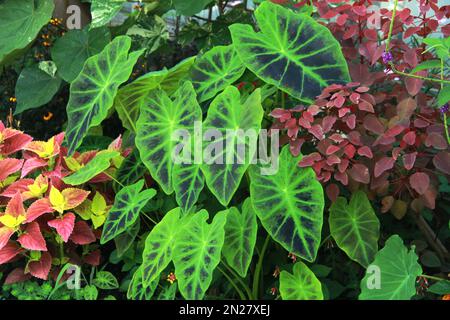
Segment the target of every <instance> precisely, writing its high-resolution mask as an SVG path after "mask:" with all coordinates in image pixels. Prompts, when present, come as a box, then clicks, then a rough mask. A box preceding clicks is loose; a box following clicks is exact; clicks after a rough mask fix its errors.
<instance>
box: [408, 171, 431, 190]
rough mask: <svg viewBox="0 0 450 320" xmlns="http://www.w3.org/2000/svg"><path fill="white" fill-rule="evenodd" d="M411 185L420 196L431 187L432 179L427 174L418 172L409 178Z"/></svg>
mask: <svg viewBox="0 0 450 320" xmlns="http://www.w3.org/2000/svg"><path fill="white" fill-rule="evenodd" d="M409 183H410V184H411V187H412V188H413V189H414V190H416V191H417V193H418V194H424V193H425V191H427V190H428V187H429V186H430V177H429V176H428V175H427V174H426V173H423V172H416V173H414V174H412V175H411V176H410V177H409Z"/></svg>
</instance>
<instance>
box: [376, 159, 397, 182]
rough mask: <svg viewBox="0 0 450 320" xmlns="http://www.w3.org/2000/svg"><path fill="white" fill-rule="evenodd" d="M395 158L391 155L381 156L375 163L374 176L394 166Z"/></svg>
mask: <svg viewBox="0 0 450 320" xmlns="http://www.w3.org/2000/svg"><path fill="white" fill-rule="evenodd" d="M394 163H395V160H394V159H392V158H391V157H383V158H381V159H380V160H378V161H377V163H375V169H374V176H375V178H377V177H379V176H381V174H382V173H383V172H385V171H387V170H390V169H392V168H393V167H394Z"/></svg>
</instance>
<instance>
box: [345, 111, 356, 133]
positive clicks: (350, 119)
mask: <svg viewBox="0 0 450 320" xmlns="http://www.w3.org/2000/svg"><path fill="white" fill-rule="evenodd" d="M345 123H346V124H347V126H348V127H349V128H350V129H352V130H353V129H355V126H356V116H355V115H354V114H351V115H349V116H348V117H347V119H346V120H345Z"/></svg>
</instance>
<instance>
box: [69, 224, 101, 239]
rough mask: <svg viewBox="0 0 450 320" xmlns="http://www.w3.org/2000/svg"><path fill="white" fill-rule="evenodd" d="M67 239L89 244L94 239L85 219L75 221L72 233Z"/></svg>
mask: <svg viewBox="0 0 450 320" xmlns="http://www.w3.org/2000/svg"><path fill="white" fill-rule="evenodd" d="M69 239H70V240H72V242H73V243H75V244H79V245H86V244H90V243H92V242H95V240H96V238H95V235H94V233H93V232H92V230H91V228H90V227H89V225H88V224H87V223H86V222H85V221H78V222H77V223H75V226H74V228H73V233H72V235H71V236H70V238H69Z"/></svg>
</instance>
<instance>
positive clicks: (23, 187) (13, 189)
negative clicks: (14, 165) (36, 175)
mask: <svg viewBox="0 0 450 320" xmlns="http://www.w3.org/2000/svg"><path fill="white" fill-rule="evenodd" d="M33 183H34V180H33V179H22V180H19V181H16V182H14V183H13V184H11V185H10V186H9V187H8V188H6V190H5V191H3V193H2V194H1V195H2V196H3V197H7V198H12V197H13V196H14V195H15V194H16V193H18V192H19V193H23V192H25V191H28V186H29V185H31V184H33Z"/></svg>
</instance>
